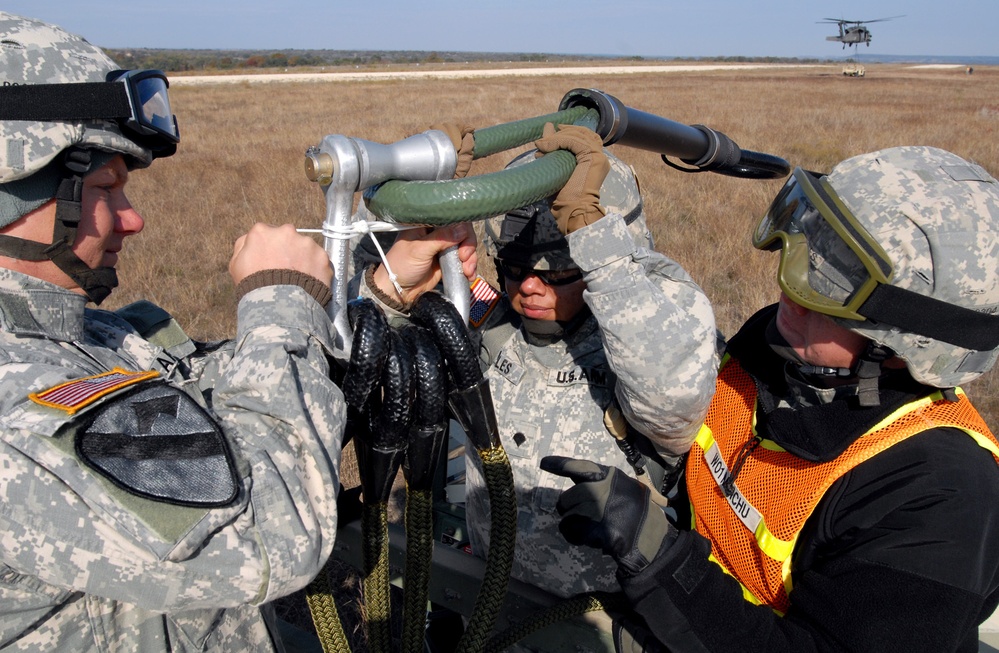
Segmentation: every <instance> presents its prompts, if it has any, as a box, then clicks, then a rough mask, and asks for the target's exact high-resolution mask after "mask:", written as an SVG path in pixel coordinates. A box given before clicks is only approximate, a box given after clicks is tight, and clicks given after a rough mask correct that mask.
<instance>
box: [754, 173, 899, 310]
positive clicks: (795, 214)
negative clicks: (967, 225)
mask: <svg viewBox="0 0 999 653" xmlns="http://www.w3.org/2000/svg"><path fill="white" fill-rule="evenodd" d="M753 246H754V247H756V248H757V249H764V250H777V249H780V250H781V259H780V266H779V269H778V281H779V283H780V287H781V289H782V290H783V291H784V292H785V293H786V294H787V295H788V297H790V298H791V299H792V300H794V301H795V302H796V303H798V304H800V305H801V306H804V307H805V308H809V309H811V310H814V311H818V312H820V313H824V314H826V315H832V316H834V317H840V318H846V319H851V320H864V319H866V318H865V316H864V315H863V314H861V313H860V312H859V309H860V307H861V306H862V305H863V304H864V302H865V301H866V300H867V299H868V298H869V297H870V296H871V294H872V293H873V292H874V290H875V289H876V288H877V287H878V286H879V285H880V284H887V283H889V282H890V281H891V277H892V272H893V265H892V263H891V260H890V259H889V258H888V255H887V254H886V253H885V252H884V250H883V249H882V248H881V247H880V246H879V245H878V243H877V242H876V241H875V240H874V239H873V238H872V237H871V235H870V234H869V233H868V232H867V231H866V229H864V227H863V226H862V225H861V224H860V222H859V221H858V220H857V219H856V217H854V215H853V213H852V212H851V211H850V210H849V209H848V208H847V207H846V206H845V205H844V204H843V202H842V201H841V200H840V199H839V197H838V196H837V195H836V193H835V191H834V190H833V188H832V187H831V186H830V185H829V183H828V182H827V181H826V179H825V178H824V177H820V176H819V175H817V174H815V173H812V172H808V171H806V170H803V169H801V168H795V170H794V172H793V173H792V176H791V178H790V179H788V181H787V183H786V184H785V185H784V188H782V189H781V191H780V192H779V193H778V194H777V197H776V198H774V201H773V203H771V205H770V208H769V210H768V211H767V213H766V215H765V216H764V217H763V220H762V221H761V222H760V224H759V226H757V227H756V231H755V232H754V234H753Z"/></svg>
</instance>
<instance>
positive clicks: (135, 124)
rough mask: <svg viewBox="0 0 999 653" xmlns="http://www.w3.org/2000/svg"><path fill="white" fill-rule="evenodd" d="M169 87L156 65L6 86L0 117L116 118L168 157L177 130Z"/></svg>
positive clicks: (126, 131) (0, 101)
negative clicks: (91, 77) (84, 78)
mask: <svg viewBox="0 0 999 653" xmlns="http://www.w3.org/2000/svg"><path fill="white" fill-rule="evenodd" d="M169 86H170V84H169V82H168V81H167V77H166V75H165V74H163V73H162V72H160V71H159V70H115V71H112V72H110V73H108V75H107V82H84V83H77V84H22V85H19V86H8V87H5V88H4V89H3V92H2V93H0V120H33V121H34V120H37V121H47V120H115V121H116V122H117V123H118V124H119V126H120V127H121V130H122V133H123V134H124V135H125V136H126V137H128V138H130V139H131V140H134V141H135V142H136V143H138V144H139V145H141V146H143V147H145V148H148V149H149V150H151V151H152V153H153V156H157V157H159V156H170V155H171V154H173V153H174V152H176V150H177V143H178V142H180V131H179V129H178V128H177V117H176V116H174V114H173V112H172V111H171V109H170V98H169V95H168V94H167V89H168V88H169Z"/></svg>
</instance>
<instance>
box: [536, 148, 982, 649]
mask: <svg viewBox="0 0 999 653" xmlns="http://www.w3.org/2000/svg"><path fill="white" fill-rule="evenodd" d="M753 244H754V246H756V247H757V248H758V249H765V250H780V251H781V261H780V267H779V272H778V280H779V283H780V287H781V290H782V293H781V297H780V302H779V303H778V304H776V305H774V306H769V307H767V308H764V309H762V310H761V311H759V312H758V313H757V314H756V315H754V316H753V317H751V318H750V319H749V320H748V321H747V322H746V324H745V325H743V327H742V328H741V329H740V331H739V333H737V334H736V335H735V336H734V337H733V338H732V339H731V340H730V341H729V342H728V343H727V346H726V351H725V357H724V359H723V364H722V366H721V371H720V373H719V377H718V382H717V385H716V391H715V395H714V398H713V399H712V403H711V407H710V409H709V413H708V417H707V419H706V421H705V424H704V426H703V427H702V428H701V432H700V433H699V435H698V437H697V440H696V442H695V444H694V446H693V447H692V449H691V452H690V455H689V458H688V462H687V468H686V472H687V477H686V489H687V494H688V495H689V500H690V508H691V513H692V514H691V516H690V520H689V521H686V520H680V521H678V522H677V523H673V522H671V521H670V520H669V518H667V516H666V515H665V513H664V512H663V511H662V509H661V508H660V507H659V506H658V505H657V503H656V502H655V501H652V500H651V497H650V496H649V493H648V491H647V490H644V489H643V488H642V487H640V486H639V485H637V484H635V483H633V482H632V481H630V480H629V479H628V478H626V477H625V475H623V474H620V473H618V471H617V470H615V469H613V468H608V467H606V466H603V465H598V464H596V463H592V462H589V461H582V460H571V459H566V458H549V459H546V460H545V461H543V463H542V467H543V468H544V469H547V470H548V471H551V472H553V473H556V474H560V475H562V476H567V477H569V478H571V479H572V480H573V481H574V482H575V483H576V485H575V486H573V487H571V488H569V489H568V490H566V491H565V492H564V493H563V494H562V496H561V497H560V499H559V505H558V507H559V512H560V514H561V515H562V521H561V523H560V529H561V530H562V533H563V534H564V535H565V536H566V538H567V539H569V540H570V541H572V542H574V543H577V544H587V545H589V546H594V547H597V548H601V549H602V550H603V551H604V553H606V554H608V555H610V556H612V557H613V558H614V559H615V560H616V561H617V563H618V578H619V580H620V582H621V585H622V587H623V588H624V591H625V593H626V594H627V595H628V597H629V599H630V600H631V602H632V605H633V608H634V610H635V612H636V613H637V614H638V615H639V616H641V617H642V618H643V619H644V622H645V625H646V627H647V628H648V630H649V631H650V632H651V634H652V635H653V636H654V638H655V639H656V640H658V642H661V643H662V644H664V645H665V646H666V647H667V649H668V650H669V651H674V652H679V651H698V652H701V651H719V652H720V651H768V652H772V651H795V652H800V651H934V652H938V651H969V652H971V651H977V650H978V633H977V629H978V625H979V624H980V623H982V621H984V620H985V619H986V618H987V617H988V616H989V615H990V614H991V613H992V612H993V611H994V610H995V608H996V606H997V604H999V505H997V502H996V500H995V499H996V497H997V496H999V442H997V441H996V438H995V437H994V436H993V435H992V433H991V432H990V430H989V427H988V426H987V425H986V423H985V421H984V420H983V419H982V418H981V416H980V415H979V414H978V412H977V411H976V410H975V408H974V407H973V406H972V404H971V402H970V400H969V399H968V397H967V395H965V393H964V391H963V390H962V389H961V388H960V385H962V384H967V383H968V382H970V381H971V380H973V379H975V378H976V377H978V376H980V375H981V374H983V373H984V372H986V371H988V370H989V369H990V368H991V367H992V366H993V364H994V363H995V360H996V356H997V353H999V318H997V316H996V313H997V312H999V267H997V265H996V260H997V259H999V182H997V181H996V180H995V179H994V178H993V177H991V176H990V175H989V174H988V173H987V172H986V171H985V170H984V169H982V168H981V167H980V166H977V165H974V164H972V163H969V162H968V161H965V160H964V159H961V158H960V157H957V156H956V155H953V154H951V153H949V152H945V151H943V150H939V149H935V148H930V147H898V148H892V149H888V150H882V151H880V152H875V153H872V154H867V155H862V156H858V157H854V158H852V159H848V160H847V161H844V162H843V163H841V164H840V165H838V166H836V168H835V169H834V170H833V172H832V173H830V174H828V175H817V174H814V173H811V172H808V171H805V170H802V169H800V168H799V169H796V170H795V172H794V174H793V176H792V178H790V179H789V180H788V182H787V184H786V185H785V187H784V188H783V189H782V190H781V192H780V193H779V194H778V195H777V197H776V198H775V200H774V201H773V203H772V204H771V207H770V209H769V211H768V212H767V215H766V216H765V218H764V219H763V221H762V222H761V223H760V225H759V226H758V227H757V229H756V232H755V233H754V236H753Z"/></svg>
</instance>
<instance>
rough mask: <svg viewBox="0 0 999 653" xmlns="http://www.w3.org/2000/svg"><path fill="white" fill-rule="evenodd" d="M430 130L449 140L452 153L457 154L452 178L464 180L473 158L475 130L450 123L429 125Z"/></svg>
mask: <svg viewBox="0 0 999 653" xmlns="http://www.w3.org/2000/svg"><path fill="white" fill-rule="evenodd" d="M430 129H438V130H440V131H442V132H444V133H445V134H447V136H448V138H450V139H451V144H452V145H454V151H455V152H457V153H458V166H457V167H456V168H455V169H454V178H455V179H462V178H464V176H465V175H467V174H468V171H469V169H471V167H472V159H473V158H475V135H474V132H475V129H474V128H473V127H470V126H468V125H458V124H455V123H451V122H445V123H441V124H439V125H431V126H430Z"/></svg>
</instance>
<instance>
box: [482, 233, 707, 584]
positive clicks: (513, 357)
mask: <svg viewBox="0 0 999 653" xmlns="http://www.w3.org/2000/svg"><path fill="white" fill-rule="evenodd" d="M568 240H569V247H570V252H571V255H572V257H573V260H574V261H575V262H576V264H577V265H578V266H579V268H580V269H581V270H583V272H584V279H585V281H586V291H585V292H584V294H583V298H584V300H585V302H586V305H587V306H588V307H589V309H590V311H591V313H592V315H591V316H590V318H589V319H588V320H587V321H586V322H584V323H583V324H582V325H581V326H579V327H578V329H576V330H575V331H574V332H572V333H571V334H570V335H569V336H568V337H567V338H564V339H561V340H558V341H556V342H552V343H547V344H541V343H536V342H535V343H532V342H531V336H530V335H529V334H528V333H527V332H526V331H525V330H524V329H523V328H519V329H515V330H514V329H509V327H506V328H507V329H508V331H511V334H510V337H509V338H507V339H505V342H503V344H502V345H501V346H500V347H492V349H494V351H489V350H488V349H486V348H484V349H483V351H482V356H483V358H484V361H483V364H484V365H488V368H487V371H486V376H487V378H488V379H489V384H490V390H491V392H492V397H493V404H494V406H495V408H496V416H497V420H498V423H499V432H500V438H501V440H502V442H503V447H504V449H505V450H506V452H507V454H508V455H509V458H510V462H511V464H512V466H513V476H514V483H515V485H516V495H517V506H518V507H517V511H518V518H517V546H516V552H515V554H514V566H513V576H514V577H516V578H518V579H520V580H522V581H524V582H527V583H530V584H532V585H535V586H539V587H542V588H544V589H546V590H548V591H549V592H552V593H554V594H557V595H560V596H569V595H572V594H576V593H579V592H584V591H592V590H616V589H618V585H617V581H616V580H615V576H614V573H615V570H616V567H615V565H614V563H613V561H612V560H611V559H610V558H608V557H605V556H602V555H601V554H600V552H599V551H596V550H593V549H589V548H585V547H574V546H572V545H570V544H568V543H567V542H566V541H565V540H564V539H563V538H562V535H561V534H560V533H559V530H558V515H557V513H556V512H555V502H556V501H557V499H558V495H559V494H560V493H561V492H562V490H564V489H565V488H566V486H567V483H569V481H568V480H567V479H563V478H559V477H556V476H554V475H551V474H546V473H544V472H542V471H541V470H540V469H539V464H540V461H541V458H543V457H544V456H547V455H561V456H571V457H575V458H585V459H588V460H594V461H597V462H600V463H603V464H607V465H614V466H616V467H620V468H621V469H623V470H625V471H627V472H629V474H632V473H633V472H632V469H631V467H630V465H629V464H628V462H627V460H626V459H625V457H624V454H623V453H622V452H621V450H620V449H619V448H618V446H617V445H616V443H615V442H614V439H613V437H612V436H611V435H610V433H609V432H608V430H607V427H606V426H605V425H604V411H605V410H606V409H607V407H608V406H609V405H610V404H611V402H614V401H616V403H617V404H618V406H619V407H620V410H621V412H622V413H623V415H624V416H625V418H626V419H627V420H628V423H629V424H630V425H631V426H632V427H633V428H635V429H636V430H638V431H639V432H640V433H642V434H643V435H645V436H646V437H648V438H649V439H650V440H651V441H652V442H653V444H655V445H656V447H657V449H658V450H659V451H660V452H661V453H664V454H673V455H676V454H681V453H685V452H686V451H687V449H688V448H689V447H690V444H691V442H692V441H693V438H694V436H695V435H696V433H697V431H698V429H699V427H700V425H701V423H702V421H703V419H704V416H705V415H706V412H707V407H708V404H709V402H710V400H711V396H712V394H713V391H714V383H715V376H716V368H717V357H716V354H715V322H714V314H713V312H712V310H711V306H710V303H709V302H708V299H707V297H706V296H705V295H704V293H703V292H702V290H701V289H700V288H699V287H698V286H697V285H696V284H695V283H694V282H693V281H692V280H691V278H690V276H689V275H688V274H687V272H686V271H685V270H684V269H683V268H682V267H681V266H680V265H679V264H678V263H676V262H675V261H673V260H671V259H669V258H668V257H666V256H664V255H662V254H660V253H658V252H655V251H651V250H648V249H645V248H640V247H637V246H636V245H635V243H634V241H633V240H632V236H630V235H629V233H628V229H627V228H626V226H625V224H624V221H623V220H622V219H620V216H615V215H608V216H607V217H605V218H603V219H601V220H599V221H598V222H596V223H594V224H593V225H590V226H588V227H585V228H583V229H580V230H578V231H575V232H573V233H572V234H570V235H569V238H568ZM515 319H516V314H515V313H514V312H513V309H512V308H510V307H509V304H508V303H507V302H506V301H505V300H504V301H503V303H502V304H501V305H500V306H498V307H497V310H494V311H493V314H491V315H490V316H489V318H487V321H486V323H485V324H484V325H483V327H482V328H483V329H485V330H486V331H489V330H496V329H502V328H504V324H508V323H510V321H511V320H515ZM489 339H490V338H489V337H488V335H486V336H484V338H483V342H484V343H485V342H488V341H489ZM468 461H469V462H470V463H471V464H469V465H468V467H467V477H466V495H465V497H466V505H465V507H466V511H467V515H468V522H469V533H470V536H471V542H472V548H473V550H474V551H475V552H476V553H479V554H484V552H485V551H486V550H487V547H488V536H489V512H488V503H487V493H486V489H485V486H484V480H483V478H482V475H481V473H480V471H479V469H478V463H479V461H478V458H477V456H475V454H474V453H473V454H470V455H469V457H468Z"/></svg>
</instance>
